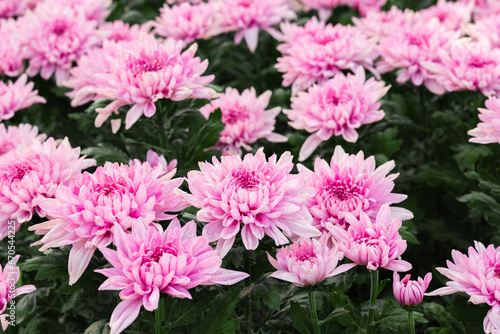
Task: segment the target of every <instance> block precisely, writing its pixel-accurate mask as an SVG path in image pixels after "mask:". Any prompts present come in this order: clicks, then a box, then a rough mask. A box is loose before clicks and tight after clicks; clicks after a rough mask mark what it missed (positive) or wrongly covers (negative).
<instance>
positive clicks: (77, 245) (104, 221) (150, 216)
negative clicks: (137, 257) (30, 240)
mask: <svg viewBox="0 0 500 334" xmlns="http://www.w3.org/2000/svg"><path fill="white" fill-rule="evenodd" d="M174 174H175V170H174V171H172V172H170V173H167V174H165V173H164V170H163V168H162V167H161V166H158V167H156V168H151V167H150V165H149V164H148V163H143V164H141V163H140V162H138V161H137V162H134V164H133V165H132V166H128V165H119V164H118V163H114V164H112V163H106V164H105V165H104V167H98V168H97V169H96V171H95V172H94V173H93V174H90V173H87V172H86V173H83V174H80V175H78V176H77V177H76V178H75V179H74V180H73V181H71V182H70V183H69V185H67V186H63V187H59V188H58V189H57V190H56V193H55V198H54V199H45V200H42V201H39V202H38V204H39V205H40V207H41V208H42V209H43V210H45V212H46V213H47V216H48V217H49V218H50V219H51V220H50V221H47V222H44V223H40V224H37V225H34V226H31V227H30V230H32V231H35V232H36V234H41V235H45V236H44V237H43V238H42V239H41V240H40V241H39V242H38V244H43V246H42V247H41V248H40V251H44V250H46V249H49V248H52V247H61V246H64V245H73V248H72V249H71V252H70V254H69V263H68V271H69V275H70V281H69V284H73V283H75V282H76V281H77V280H78V279H79V278H80V276H81V275H82V274H83V272H84V271H85V269H86V268H87V266H88V264H89V262H90V259H91V258H92V255H93V254H94V252H95V250H96V248H97V247H101V246H108V245H109V244H111V243H112V242H114V233H115V232H116V229H115V227H116V226H118V225H120V226H121V228H123V229H124V230H127V229H130V228H131V227H132V226H133V225H135V224H150V223H151V222H153V221H160V220H166V219H172V218H174V217H175V215H172V214H167V213H166V212H178V211H181V210H183V209H185V208H186V207H188V204H187V203H186V202H185V201H184V200H183V199H182V196H181V194H180V193H178V187H179V186H180V185H181V183H182V182H183V179H181V178H177V179H172V177H173V176H174Z"/></svg>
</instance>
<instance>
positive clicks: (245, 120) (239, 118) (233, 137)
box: [200, 87, 288, 154]
mask: <svg viewBox="0 0 500 334" xmlns="http://www.w3.org/2000/svg"><path fill="white" fill-rule="evenodd" d="M271 94H272V93H271V91H270V90H268V91H266V92H264V93H263V94H262V95H260V96H259V97H257V95H256V93H255V89H254V88H253V87H251V88H250V89H245V90H244V91H243V92H242V93H241V94H240V93H238V90H236V89H234V88H231V87H227V88H226V91H225V93H223V94H220V95H219V97H218V98H217V99H215V100H212V101H211V102H210V103H209V104H207V105H205V106H203V107H202V108H200V112H201V113H202V115H203V116H205V118H207V119H208V117H209V116H210V114H211V113H212V112H214V111H215V110H216V109H220V110H221V113H222V122H223V123H224V124H225V128H224V130H222V132H221V133H220V138H219V141H218V142H217V144H216V145H215V148H216V149H218V150H221V151H223V152H225V153H229V154H231V153H234V154H241V147H243V148H244V149H245V150H247V151H251V150H252V147H251V146H250V145H249V144H253V143H255V142H256V141H257V139H259V138H266V139H267V140H268V141H270V142H285V141H287V140H288V138H287V137H285V136H282V135H280V134H277V133H274V132H273V130H274V123H275V122H276V120H275V119H276V116H277V115H278V114H279V113H280V111H281V108H280V107H275V108H272V109H269V110H265V109H266V107H267V106H268V104H269V99H270V98H271Z"/></svg>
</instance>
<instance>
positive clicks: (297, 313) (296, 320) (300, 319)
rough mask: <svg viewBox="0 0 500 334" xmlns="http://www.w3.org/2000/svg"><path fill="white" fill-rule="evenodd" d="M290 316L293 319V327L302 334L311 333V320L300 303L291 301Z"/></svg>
mask: <svg viewBox="0 0 500 334" xmlns="http://www.w3.org/2000/svg"><path fill="white" fill-rule="evenodd" d="M290 316H291V317H292V319H293V327H295V328H296V329H297V330H298V331H299V332H301V333H307V334H310V333H311V328H312V325H311V320H310V316H309V314H308V313H306V312H305V311H304V310H303V309H302V307H300V305H299V303H297V302H294V301H290Z"/></svg>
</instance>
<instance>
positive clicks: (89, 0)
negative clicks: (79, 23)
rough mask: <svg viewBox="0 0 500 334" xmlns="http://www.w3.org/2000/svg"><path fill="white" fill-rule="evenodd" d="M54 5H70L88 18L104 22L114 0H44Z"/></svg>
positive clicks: (76, 11)
mask: <svg viewBox="0 0 500 334" xmlns="http://www.w3.org/2000/svg"><path fill="white" fill-rule="evenodd" d="M44 2H49V3H51V4H52V5H54V3H57V4H58V5H59V6H63V7H64V6H69V7H70V8H71V9H73V11H74V12H75V13H76V14H77V15H79V14H80V13H81V14H83V15H84V16H85V17H86V18H87V20H90V21H96V22H98V23H99V24H101V23H104V22H105V21H106V18H107V17H108V15H109V13H110V10H109V7H110V6H111V3H112V0H44Z"/></svg>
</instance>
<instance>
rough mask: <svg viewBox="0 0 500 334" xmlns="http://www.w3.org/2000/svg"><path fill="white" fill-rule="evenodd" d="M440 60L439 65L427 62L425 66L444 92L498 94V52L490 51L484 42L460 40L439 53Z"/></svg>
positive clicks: (499, 70) (487, 44) (499, 56)
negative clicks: (462, 91) (463, 91)
mask: <svg viewBox="0 0 500 334" xmlns="http://www.w3.org/2000/svg"><path fill="white" fill-rule="evenodd" d="M439 57H440V62H436V63H427V62H426V63H425V64H424V67H425V68H426V69H427V70H428V71H429V72H431V73H432V75H433V77H435V78H436V80H437V81H439V83H440V84H441V85H442V86H444V88H445V89H446V90H447V91H450V92H451V91H457V90H469V91H477V90H479V91H480V92H481V93H483V94H484V95H486V96H490V95H499V94H500V49H497V48H492V47H491V46H490V44H489V42H488V41H487V40H481V41H473V40H471V39H469V38H460V39H458V40H456V41H454V42H453V43H452V44H451V47H450V48H449V50H440V51H439Z"/></svg>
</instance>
